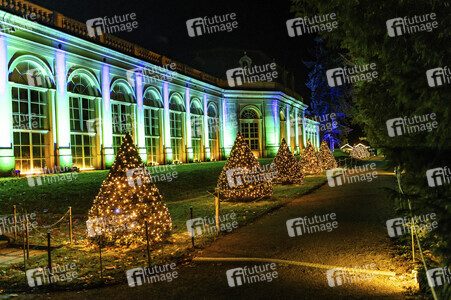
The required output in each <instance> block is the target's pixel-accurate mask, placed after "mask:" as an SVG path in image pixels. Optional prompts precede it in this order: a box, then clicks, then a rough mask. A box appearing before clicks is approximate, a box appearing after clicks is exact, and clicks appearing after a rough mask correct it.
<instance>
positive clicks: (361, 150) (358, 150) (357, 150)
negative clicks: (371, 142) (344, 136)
mask: <svg viewBox="0 0 451 300" xmlns="http://www.w3.org/2000/svg"><path fill="white" fill-rule="evenodd" d="M350 155H351V156H352V157H354V158H357V159H364V158H367V157H370V152H369V151H368V150H367V149H366V147H365V146H363V145H362V144H359V145H357V146H354V148H352V150H351V153H350Z"/></svg>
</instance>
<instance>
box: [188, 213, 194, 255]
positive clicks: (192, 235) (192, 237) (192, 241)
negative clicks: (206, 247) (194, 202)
mask: <svg viewBox="0 0 451 300" xmlns="http://www.w3.org/2000/svg"><path fill="white" fill-rule="evenodd" d="M189 210H190V213H191V244H192V245H193V248H194V226H193V207H192V206H190V207H189Z"/></svg>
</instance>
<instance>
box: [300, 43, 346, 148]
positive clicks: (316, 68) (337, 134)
mask: <svg viewBox="0 0 451 300" xmlns="http://www.w3.org/2000/svg"><path fill="white" fill-rule="evenodd" d="M312 55H313V57H314V58H315V60H314V61H304V62H303V63H304V64H305V66H306V67H307V68H310V69H311V71H310V72H309V74H308V80H307V83H306V86H307V87H308V88H309V89H310V90H311V103H310V105H309V107H308V109H307V111H306V114H307V115H308V116H310V117H311V118H312V119H313V120H315V121H317V122H319V123H320V124H319V128H320V135H321V138H322V139H324V140H326V141H327V142H329V144H330V147H331V149H334V148H335V146H339V144H340V142H339V141H340V140H342V139H343V138H344V137H345V136H346V135H347V133H348V132H349V131H351V129H350V128H349V127H348V126H347V124H346V123H347V119H349V116H348V115H346V111H348V110H349V104H348V103H347V102H346V101H345V95H346V93H348V91H347V90H346V87H345V86H338V87H337V86H336V87H330V86H329V84H328V82H327V78H326V71H327V69H329V68H330V67H331V65H333V61H334V60H337V59H336V57H338V54H337V53H334V52H333V51H330V50H328V49H326V47H325V42H324V40H323V39H322V38H321V37H319V36H317V37H315V49H314V51H312Z"/></svg>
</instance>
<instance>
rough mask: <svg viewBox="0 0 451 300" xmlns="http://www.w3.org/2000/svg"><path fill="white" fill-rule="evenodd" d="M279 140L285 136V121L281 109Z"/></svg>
mask: <svg viewBox="0 0 451 300" xmlns="http://www.w3.org/2000/svg"><path fill="white" fill-rule="evenodd" d="M279 115H280V140H282V139H286V136H287V121H286V119H285V114H284V112H283V110H280V112H279Z"/></svg>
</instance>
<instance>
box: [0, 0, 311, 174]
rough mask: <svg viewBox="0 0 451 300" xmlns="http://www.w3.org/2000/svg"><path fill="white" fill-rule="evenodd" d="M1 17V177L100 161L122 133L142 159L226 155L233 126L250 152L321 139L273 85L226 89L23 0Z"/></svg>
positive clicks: (1, 9) (107, 162)
mask: <svg viewBox="0 0 451 300" xmlns="http://www.w3.org/2000/svg"><path fill="white" fill-rule="evenodd" d="M0 14H1V16H0V24H1V28H0V29H1V32H0V115H1V117H0V128H1V130H0V172H1V174H3V175H7V174H9V173H10V172H11V170H20V171H21V173H30V172H38V171H39V170H41V169H42V168H44V167H48V168H51V167H54V166H59V167H72V166H77V167H78V168H80V169H82V170H83V169H102V168H108V167H109V166H111V164H112V163H113V161H114V157H115V153H116V151H117V149H118V147H119V146H120V144H121V139H122V137H123V136H124V135H125V132H127V131H130V132H131V133H132V136H133V139H134V141H135V143H136V145H137V148H138V149H139V153H140V155H141V157H142V159H143V160H144V161H145V162H146V163H147V164H150V163H158V164H167V163H177V162H183V163H189V162H196V161H211V160H221V159H224V158H226V157H227V155H228V153H229V152H230V150H231V147H232V145H233V142H234V139H235V136H236V133H237V132H238V131H241V132H242V133H243V137H244V138H245V139H246V141H248V143H249V145H250V147H251V149H252V151H253V152H254V154H255V155H256V156H257V157H271V156H275V154H276V153H277V150H278V147H279V143H280V141H281V139H282V138H285V139H286V141H287V143H288V145H289V146H290V149H291V150H292V151H294V152H295V153H299V151H301V149H302V148H303V147H304V145H305V144H306V142H307V140H308V139H310V140H311V141H312V143H313V144H314V145H315V147H317V148H318V147H319V127H318V123H317V122H315V121H313V120H310V119H307V118H305V117H304V110H305V109H306V107H307V106H306V105H305V104H303V103H302V101H301V97H300V96H299V95H297V94H296V93H294V92H292V91H291V90H289V89H287V88H285V87H284V86H283V85H281V84H279V83H276V82H264V83H263V82H259V83H252V84H246V85H243V86H239V87H235V88H230V87H229V86H228V85H227V81H226V80H224V79H219V78H216V77H213V76H211V75H208V74H206V73H203V72H201V71H198V70H196V69H193V68H190V67H188V66H186V65H184V64H181V63H178V62H175V61H173V60H170V59H168V58H167V57H165V56H162V55H159V54H156V53H154V52H151V51H149V50H147V49H144V48H142V47H140V46H138V45H136V44H133V43H130V42H127V41H125V40H122V39H119V38H117V37H114V36H111V35H108V34H103V35H99V36H94V37H91V36H89V34H88V30H87V26H86V24H85V23H81V22H78V21H76V20H73V19H70V18H67V17H65V16H63V15H62V14H60V13H57V12H54V11H51V10H47V9H45V8H43V7H40V6H38V5H35V4H32V3H29V2H26V1H12V0H11V1H3V2H2V4H1V5H0ZM169 66H170V67H169ZM148 70H151V72H149V71H148Z"/></svg>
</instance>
